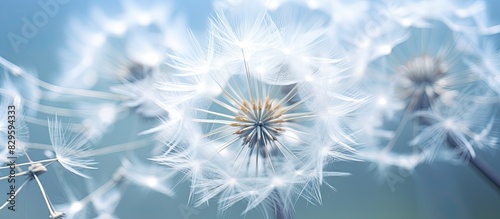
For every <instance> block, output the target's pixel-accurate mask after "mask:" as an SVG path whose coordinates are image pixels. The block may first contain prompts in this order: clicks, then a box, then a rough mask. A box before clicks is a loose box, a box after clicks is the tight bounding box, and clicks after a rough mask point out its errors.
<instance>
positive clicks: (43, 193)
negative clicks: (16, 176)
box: [33, 173, 55, 215]
mask: <svg viewBox="0 0 500 219" xmlns="http://www.w3.org/2000/svg"><path fill="white" fill-rule="evenodd" d="M33 178H34V179H35V180H36V182H37V184H38V187H39V188H40V191H41V192H42V196H43V199H44V200H45V203H46V204H47V208H48V210H49V213H50V215H54V214H55V211H54V207H52V203H50V200H49V197H48V196H47V194H46V193H45V189H43V185H42V183H41V182H40V180H39V179H38V176H37V175H36V173H33Z"/></svg>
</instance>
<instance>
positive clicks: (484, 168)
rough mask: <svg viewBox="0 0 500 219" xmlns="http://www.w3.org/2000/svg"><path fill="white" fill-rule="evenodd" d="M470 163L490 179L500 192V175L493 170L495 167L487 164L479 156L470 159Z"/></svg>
mask: <svg viewBox="0 0 500 219" xmlns="http://www.w3.org/2000/svg"><path fill="white" fill-rule="evenodd" d="M469 164H470V165H471V166H472V167H474V169H475V170H476V171H477V172H479V173H480V174H481V175H482V176H483V177H484V178H486V179H487V180H488V182H489V183H490V184H491V185H492V186H494V187H495V188H496V190H497V191H498V192H499V193H500V177H498V175H497V174H495V172H494V171H493V169H492V168H491V167H490V166H489V165H487V164H486V163H485V162H483V161H482V160H480V159H478V158H477V157H475V158H471V159H470V160H469Z"/></svg>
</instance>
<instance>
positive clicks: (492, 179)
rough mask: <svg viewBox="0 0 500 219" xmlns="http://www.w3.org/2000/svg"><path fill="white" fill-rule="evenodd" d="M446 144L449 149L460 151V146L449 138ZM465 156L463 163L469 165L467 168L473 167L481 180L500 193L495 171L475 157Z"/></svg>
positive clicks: (498, 179)
mask: <svg viewBox="0 0 500 219" xmlns="http://www.w3.org/2000/svg"><path fill="white" fill-rule="evenodd" d="M447 142H448V143H449V145H450V147H451V148H453V149H457V150H462V149H461V147H460V145H459V144H458V143H457V141H456V140H454V139H453V138H452V137H451V136H448V138H447ZM464 153H467V154H466V155H467V156H464V159H465V161H466V162H467V163H468V164H469V166H472V167H474V169H475V170H476V172H478V173H479V174H480V175H481V176H482V177H483V178H485V179H486V180H487V181H488V182H489V183H490V184H491V185H492V186H494V187H495V189H496V190H497V191H498V192H499V193H500V177H499V176H498V175H497V174H496V173H495V171H494V170H493V169H492V168H491V167H490V166H489V165H487V164H486V163H484V162H483V161H482V160H480V159H479V158H478V157H477V156H476V157H472V156H471V155H470V153H469V152H464Z"/></svg>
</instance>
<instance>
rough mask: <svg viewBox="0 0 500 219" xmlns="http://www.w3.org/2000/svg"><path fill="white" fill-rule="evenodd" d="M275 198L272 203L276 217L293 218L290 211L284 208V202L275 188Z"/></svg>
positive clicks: (279, 218)
mask: <svg viewBox="0 0 500 219" xmlns="http://www.w3.org/2000/svg"><path fill="white" fill-rule="evenodd" d="M274 193H276V199H274V201H273V205H274V214H275V215H276V219H293V216H292V214H291V212H289V211H286V210H285V203H283V200H282V199H281V196H280V195H279V194H278V192H277V191H276V190H275V191H274Z"/></svg>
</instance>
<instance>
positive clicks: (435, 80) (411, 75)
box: [396, 55, 448, 99]
mask: <svg viewBox="0 0 500 219" xmlns="http://www.w3.org/2000/svg"><path fill="white" fill-rule="evenodd" d="M399 73H400V75H398V76H399V78H398V79H399V80H398V82H399V83H397V85H396V86H397V87H396V89H398V91H400V92H398V93H401V94H412V95H414V94H420V95H423V94H425V95H427V97H428V98H431V99H433V98H435V97H437V96H438V95H440V94H441V93H442V92H443V91H444V90H446V89H445V87H443V84H442V83H441V82H440V81H441V80H443V79H444V78H445V77H446V76H447V74H448V68H447V66H446V64H445V63H444V62H443V61H442V60H441V59H436V58H432V57H431V56H429V55H422V56H418V57H416V58H413V59H410V60H408V62H407V63H405V64H404V65H403V66H400V68H399ZM403 98H411V96H403Z"/></svg>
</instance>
